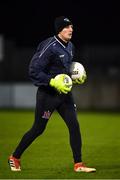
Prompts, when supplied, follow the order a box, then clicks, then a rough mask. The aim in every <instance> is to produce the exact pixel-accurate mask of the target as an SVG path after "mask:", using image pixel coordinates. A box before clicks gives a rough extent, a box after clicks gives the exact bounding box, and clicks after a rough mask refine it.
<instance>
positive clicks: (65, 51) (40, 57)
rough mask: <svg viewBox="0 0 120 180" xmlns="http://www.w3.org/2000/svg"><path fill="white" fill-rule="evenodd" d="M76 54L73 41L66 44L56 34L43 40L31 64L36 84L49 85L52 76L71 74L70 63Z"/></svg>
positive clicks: (31, 74) (30, 67)
mask: <svg viewBox="0 0 120 180" xmlns="http://www.w3.org/2000/svg"><path fill="white" fill-rule="evenodd" d="M73 55H74V47H73V44H72V43H71V42H68V43H67V44H66V45H65V44H64V43H62V41H60V39H59V38H58V37H56V36H54V37H50V38H48V39H46V40H44V41H42V42H41V43H40V44H39V45H38V48H37V51H36V52H35V54H34V56H33V57H32V60H31V62H30V65H29V76H30V79H31V80H32V82H33V84H34V85H35V86H38V87H39V86H49V81H50V79H51V78H53V77H55V76H56V75H57V74H62V73H65V74H68V75H70V72H69V70H70V65H71V62H72V59H73Z"/></svg>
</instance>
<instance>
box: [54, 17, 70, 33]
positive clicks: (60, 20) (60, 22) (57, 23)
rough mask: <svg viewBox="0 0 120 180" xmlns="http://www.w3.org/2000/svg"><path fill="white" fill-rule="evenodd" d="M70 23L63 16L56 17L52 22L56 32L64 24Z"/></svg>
mask: <svg viewBox="0 0 120 180" xmlns="http://www.w3.org/2000/svg"><path fill="white" fill-rule="evenodd" d="M69 25H72V22H71V21H70V20H69V19H68V18H67V17H64V16H60V17H57V18H56V19H55V22H54V26H55V33H56V34H58V33H59V32H60V31H62V29H63V28H65V27H66V26H69Z"/></svg>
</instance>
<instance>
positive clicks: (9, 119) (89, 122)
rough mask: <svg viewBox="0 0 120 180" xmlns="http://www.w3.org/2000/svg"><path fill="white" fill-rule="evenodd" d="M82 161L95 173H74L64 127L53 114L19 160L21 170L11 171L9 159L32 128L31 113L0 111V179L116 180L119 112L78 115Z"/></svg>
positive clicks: (119, 155)
mask: <svg viewBox="0 0 120 180" xmlns="http://www.w3.org/2000/svg"><path fill="white" fill-rule="evenodd" d="M78 118H79V122H80V128H81V134H82V139H83V147H82V151H83V161H84V162H85V163H86V164H87V165H89V166H93V167H95V168H96V169H97V172H96V173H75V172H74V171H73V158H72V152H71V149H70V146H69V135H68V130H67V127H66V125H65V123H64V121H63V120H62V118H61V117H60V116H59V115H58V114H57V113H56V112H54V113H53V115H52V117H51V118H50V120H49V123H48V125H47V128H46V130H45V132H44V133H43V134H42V136H39V137H38V138H37V139H36V140H35V141H34V142H33V143H32V145H31V146H30V147H29V148H28V149H27V150H26V151H25V152H24V154H23V155H22V158H21V164H22V171H21V172H11V171H10V169H9V166H8V163H7V159H8V156H9V155H10V154H11V153H12V151H13V150H14V149H15V147H16V145H17V144H18V142H19V141H20V139H21V137H22V136H23V134H24V133H25V132H26V131H27V130H28V129H29V128H30V127H31V126H32V123H33V119H34V112H33V111H22V110H21V111H17V110H15V111H12V110H11V111H10V110H9V111H2V110H1V111H0V179H119V178H120V113H105V112H104V113H99V112H79V113H78Z"/></svg>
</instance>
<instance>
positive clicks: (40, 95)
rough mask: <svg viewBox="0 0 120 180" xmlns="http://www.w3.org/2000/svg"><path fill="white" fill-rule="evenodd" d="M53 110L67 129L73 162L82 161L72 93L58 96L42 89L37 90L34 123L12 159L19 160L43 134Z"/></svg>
mask: <svg viewBox="0 0 120 180" xmlns="http://www.w3.org/2000/svg"><path fill="white" fill-rule="evenodd" d="M54 110H57V111H58V113H59V114H60V115H61V117H62V118H63V120H64V121H65V123H66V125H67V127H68V130H69V137H70V138H69V139H70V145H71V149H72V153H73V159H74V162H75V163H77V162H81V161H82V159H81V146H82V142H81V134H80V128H79V123H78V120H77V115H76V108H75V105H74V101H73V97H72V93H71V92H70V93H68V94H58V93H57V92H55V91H54V90H50V89H47V88H42V87H39V88H38V90H37V96H36V108H35V121H34V123H33V125H32V128H31V129H30V130H29V131H28V132H26V133H25V134H24V136H23V137H22V139H21V141H20V143H19V144H18V146H17V148H16V149H15V151H14V153H13V156H14V157H16V158H18V159H19V158H20V157H21V155H22V153H23V152H24V151H25V149H26V148H28V146H29V145H30V144H31V143H32V142H33V141H34V140H35V139H36V138H37V137H38V136H39V135H41V134H42V133H43V132H44V130H45V128H46V125H47V122H48V120H49V118H50V116H51V114H52V113H53V111H54Z"/></svg>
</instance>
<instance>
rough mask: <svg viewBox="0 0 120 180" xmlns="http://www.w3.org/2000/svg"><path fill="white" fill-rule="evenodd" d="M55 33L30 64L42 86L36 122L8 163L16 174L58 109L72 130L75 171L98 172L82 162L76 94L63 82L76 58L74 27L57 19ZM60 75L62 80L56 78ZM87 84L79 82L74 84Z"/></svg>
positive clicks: (38, 49)
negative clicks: (75, 103)
mask: <svg viewBox="0 0 120 180" xmlns="http://www.w3.org/2000/svg"><path fill="white" fill-rule="evenodd" d="M55 31H56V35H55V36H54V37H50V38H48V39H46V40H44V41H43V42H41V43H40V44H39V46H38V48H37V51H36V53H35V54H34V56H33V58H32V60H31V62H30V66H29V75H30V78H31V80H32V82H33V84H34V85H35V86H38V90H37V98H36V109H35V121H34V123H33V126H32V128H31V129H30V130H29V131H28V132H27V133H26V134H25V135H24V136H23V138H22V140H21V142H20V143H19V145H18V146H17V148H16V150H15V151H14V152H13V154H12V155H11V156H10V157H9V160H8V162H9V165H10V168H11V170H12V171H20V170H21V167H20V157H21V155H22V153H23V152H24V151H25V149H26V148H28V146H29V145H30V144H31V143H32V142H33V141H34V140H35V139H36V138H37V137H38V136H39V135H41V134H42V133H43V132H44V130H45V127H46V125H47V122H48V120H49V118H50V116H51V114H52V113H53V111H54V110H55V109H56V110H57V111H58V113H59V114H60V115H61V116H62V118H63V120H64V121H65V123H66V125H67V127H68V130H69V135H70V145H71V149H72V153H73V159H74V171H76V172H81V171H82V172H94V171H96V169H95V168H89V167H86V166H85V165H84V164H83V162H82V156H81V144H82V143H81V134H80V128H79V123H78V120H77V116H76V110H75V106H74V101H73V97H72V93H71V92H70V91H71V87H66V86H65V84H64V83H63V75H64V74H67V75H69V76H70V65H71V63H72V60H73V56H74V48H73V44H72V42H71V41H70V40H71V38H72V33H73V24H72V22H71V21H70V20H69V19H68V18H66V17H64V16H60V17H57V18H56V19H55ZM57 75H58V77H59V78H56V76H57ZM83 82H84V81H83ZM83 82H81V80H77V81H75V82H74V83H78V84H80V83H83Z"/></svg>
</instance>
